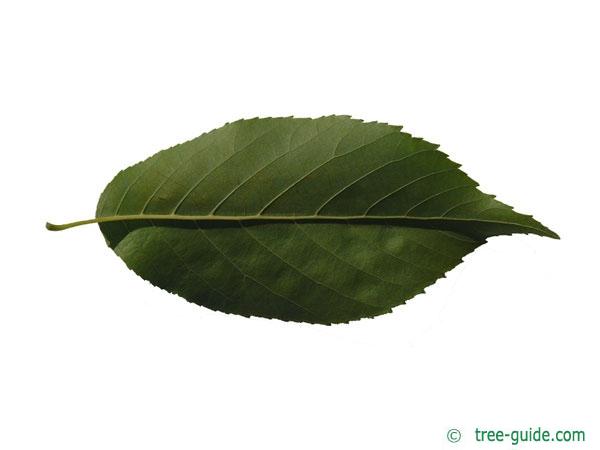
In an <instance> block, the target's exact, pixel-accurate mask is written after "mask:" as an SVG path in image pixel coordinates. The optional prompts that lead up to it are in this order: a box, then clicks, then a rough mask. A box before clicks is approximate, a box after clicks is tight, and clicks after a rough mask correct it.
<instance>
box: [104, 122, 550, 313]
mask: <svg viewBox="0 0 600 450" xmlns="http://www.w3.org/2000/svg"><path fill="white" fill-rule="evenodd" d="M437 147H438V146H437V145H434V144H431V143H429V142H427V141H425V140H423V139H419V138H414V137H412V136H410V135H409V134H407V133H404V132H402V131H401V127H398V126H391V125H387V124H383V123H364V122H362V121H360V120H356V119H352V118H350V117H346V116H330V117H322V118H319V119H297V118H265V119H251V120H240V121H237V122H233V123H230V124H227V125H225V126H223V127H221V128H219V129H216V130H213V131H211V132H210V133H206V134H203V135H201V136H200V137H198V138H196V139H193V140H191V141H189V142H186V143H184V144H180V145H177V146H175V147H172V148H170V149H168V150H164V151H161V152H159V153H157V154H155V155H154V156H152V157H151V158H149V159H147V160H145V161H143V162H141V163H138V164H136V165H134V166H132V167H129V168H128V169H126V170H124V171H122V172H120V173H119V174H118V175H117V176H116V177H115V178H114V179H113V180H112V181H111V183H110V184H109V185H108V186H107V187H106V189H105V190H104V192H103V193H102V195H101V196H100V200H99V203H98V207H97V212H96V221H98V222H99V225H100V229H101V231H102V233H103V234H104V236H105V238H106V241H107V243H108V245H109V246H110V247H111V248H112V249H113V250H114V251H115V252H116V253H117V255H119V256H120V257H121V258H122V259H123V260H124V261H125V263H126V264H127V266H128V267H129V268H131V269H132V270H134V271H135V272H136V273H137V274H138V275H139V276H141V277H142V278H144V279H146V280H148V281H150V282H151V283H152V284H154V285H156V286H159V287H161V288H163V289H165V290H167V291H169V292H172V293H175V294H178V295H180V296H181V297H183V298H185V299H187V300H189V301H191V302H194V303H197V304H200V305H203V306H206V307H208V308H211V309H214V310H218V311H223V312H226V313H235V314H240V315H244V316H261V317H267V318H277V319H282V320H290V321H299V322H310V323H322V324H331V323H339V322H348V321H351V320H357V319H360V318H363V317H374V316H377V315H380V314H384V313H387V312H390V311H391V309H392V308H393V307H394V306H397V305H400V304H402V303H404V302H405V301H406V300H408V299H410V298H412V297H413V296H415V295H416V294H418V293H420V292H423V289H424V288H425V287H426V286H428V285H430V284H432V283H433V282H435V280H437V279H438V278H440V277H442V276H443V275H444V274H445V273H446V272H447V271H448V270H450V269H452V268H453V267H455V266H456V265H457V264H459V263H460V262H461V261H462V258H463V257H464V256H465V255H467V254H468V253H470V252H472V251H473V250H474V249H475V248H477V247H478V246H479V245H481V244H482V243H484V242H485V240H486V238H488V237H490V236H495V235H500V234H512V233H533V234H538V235H541V236H549V237H558V236H557V235H556V234H555V233H554V232H552V231H551V230H549V229H548V228H546V227H545V226H543V225H542V224H540V223H539V222H537V221H536V220H534V219H533V218H532V217H531V216H527V215H523V214H519V213H516V212H515V211H513V209H512V208H511V207H509V206H507V205H505V204H503V203H500V202H499V201H497V200H496V199H495V198H494V197H493V196H491V195H487V194H484V193H482V192H481V191H479V190H478V189H477V183H476V182H475V181H473V180H472V179H470V178H469V177H468V176H467V175H466V174H465V173H464V172H462V171H461V170H460V169H459V165H458V164H456V163H454V162H452V161H451V160H450V159H448V157H447V155H445V154H444V153H442V152H440V151H439V150H438V149H437Z"/></svg>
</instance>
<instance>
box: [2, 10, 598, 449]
mask: <svg viewBox="0 0 600 450" xmlns="http://www.w3.org/2000/svg"><path fill="white" fill-rule="evenodd" d="M211 3H212V4H209V2H206V4H203V3H202V2H189V3H184V2H175V1H169V2H164V3H163V4H157V3H154V2H140V3H132V2H124V1H119V2H107V1H104V2H96V4H93V3H92V2H81V1H73V2H64V1H52V2H41V1H40V2H30V1H14V2H2V3H1V5H2V6H0V48H1V55H0V56H1V61H0V64H1V68H0V77H1V84H0V90H1V91H0V149H1V161H2V162H1V174H0V183H1V190H0V192H1V197H0V198H1V199H2V203H1V208H2V211H3V212H2V219H1V222H0V227H1V232H2V243H1V252H2V253H1V256H2V259H1V260H0V264H2V271H1V273H2V287H1V289H2V291H1V294H0V297H1V311H0V365H1V367H0V448H2V449H10V450H12V449H61V450H66V449H211V450H218V449H261V450H262V449H355V448H356V449H359V448H360V449H365V448H370V449H450V448H454V449H470V448H511V445H510V443H509V442H505V443H502V444H498V443H496V444H481V443H479V444H478V443H476V442H475V439H474V429H475V427H477V426H478V427H481V428H487V429H495V428H501V429H505V430H512V429H519V428H525V429H527V428H529V427H537V426H542V427H544V428H547V429H550V430H554V429H558V428H565V429H582V430H585V432H586V438H587V442H586V443H583V444H572V445H568V444H562V445H549V444H545V445H543V444H540V445H537V446H535V445H534V446H527V445H522V446H520V447H517V448H557V449H558V448H560V449H566V448H572V449H577V448H581V449H588V448H590V449H591V448H598V445H600V438H599V437H598V433H599V432H600V427H599V425H598V417H599V415H598V405H599V404H600V395H599V388H598V379H600V370H599V367H598V342H600V339H599V337H600V336H599V334H600V332H599V331H598V318H599V313H600V306H599V303H600V298H599V296H598V282H597V277H598V251H599V248H598V231H597V227H598V223H599V221H600V217H599V214H598V195H597V194H598V163H599V159H598V152H599V145H598V142H599V136H598V131H599V125H598V124H599V117H600V115H599V105H600V95H599V80H600V70H599V68H600V66H599V58H598V43H599V42H600V31H599V30H600V27H599V20H600V15H599V11H598V10H597V9H596V6H595V3H596V2H592V1H590V2H582V1H564V2H553V1H543V2H542V1H540V2H534V1H514V2H513V1H504V2H482V1H473V2H466V1H452V2H447V1H446V2H439V3H438V2H431V1H415V2H412V3H403V2H398V1H395V2H377V1H369V2H357V3H354V2H350V1H344V2H339V3H335V2H325V1H319V2H311V1H302V2H287V3H286V2H272V3H267V2H259V1H256V0H253V1H248V2H242V1H238V2H227V1H220V2H211ZM327 114H351V115H353V116H354V117H358V118H362V119H366V120H380V121H386V122H390V123H394V124H402V125H404V126H405V130H406V131H408V132H411V133H413V134H414V135H417V136H422V137H424V138H426V139H428V140H430V141H433V142H436V143H440V144H441V145H442V150H443V151H445V152H447V153H448V154H450V155H451V157H452V158H453V159H454V160H456V161H458V162H460V163H462V164H463V166H464V170H465V171H466V172H467V173H469V174H470V175H472V176H473V177H474V178H475V179H477V180H478V181H480V183H481V187H482V189H483V190H484V191H486V192H490V193H494V194H497V195H498V198H499V199H500V200H501V201H505V202H507V203H509V204H511V205H514V206H515V207H516V208H517V210H519V211H521V212H524V213H533V214H534V215H535V217H536V218H538V219H539V220H541V221H542V222H543V223H544V224H546V225H548V226H549V227H550V228H552V229H554V230H555V231H557V232H558V233H559V234H560V235H561V237H562V240H560V241H556V240H552V239H548V238H540V237H536V236H527V235H517V236H512V237H496V238H493V239H491V240H490V242H489V243H488V244H486V245H484V246H483V247H481V248H480V249H478V250H477V251H475V252H474V253H473V254H471V255H469V256H468V257H467V258H466V260H465V262H464V263H463V264H462V265H460V266H459V267H457V268H456V269H455V270H453V271H452V272H451V273H450V274H449V276H448V278H447V279H442V280H440V281H439V282H438V283H436V284H435V285H434V286H432V287H430V288H428V289H427V293H426V294H425V295H421V296H418V297H417V298H415V299H413V300H411V301H410V302H409V303H408V304H407V305H406V306H401V307H398V308H396V309H395V311H394V313H393V314H389V315H386V316H382V317H379V318H377V319H374V320H362V321H359V322H354V323H351V324H349V325H339V326H332V327H325V326H314V325H308V324H294V323H283V322H280V321H276V320H264V319H257V318H254V319H245V318H242V317H237V316H229V315H224V314H221V313H218V312H212V311H209V310H207V309H204V308H200V307H198V306H195V305H193V304H190V303H187V302H186V301H184V300H182V299H179V298H177V297H175V296H170V295H168V294H166V293H165V292H163V291H161V290H159V289H156V288H153V287H152V286H150V284H148V283H147V282H145V281H143V280H142V279H140V278H138V277H136V276H135V275H134V274H133V273H132V272H130V271H129V270H126V268H125V266H124V264H123V263H122V262H121V261H120V260H119V259H118V258H117V257H116V256H115V255H114V254H113V253H112V252H111V251H110V250H109V249H108V248H107V247H106V245H105V243H104V240H103V238H102V236H101V234H100V233H99V232H98V229H97V227H95V226H87V227H81V228H77V229H73V230H70V231H65V232H61V233H50V232H48V231H46V230H45V229H44V223H45V221H46V220H51V221H55V222H63V221H70V220H75V219H81V218H88V217H91V216H93V213H94V211H95V204H96V201H97V198H98V196H99V194H100V192H101V191H102V189H103V188H104V186H105V185H106V183H107V182H108V181H109V180H110V179H111V178H112V177H113V176H114V175H115V174H116V172H117V171H119V170H121V169H123V168H125V167H126V166H128V165H130V164H133V163H135V162H137V161H139V160H141V159H144V158H146V157H147V156H149V155H151V154H152V153H154V152H156V151H158V150H160V149H163V148H166V147H169V146H171V145H173V144H176V143H178V142H181V141H184V140H187V139H190V138H193V137H195V136H197V135H199V134H201V133H202V132H204V131H208V130H211V129H213V128H215V127H218V126H221V125H222V124H223V123H225V122H227V121H232V120H235V119H238V118H250V117H255V116H288V115H296V116H307V117H317V116H321V115H327ZM449 428H458V429H460V430H461V431H462V433H463V439H462V441H461V442H459V443H456V444H451V443H449V442H448V441H447V440H446V432H447V430H448V429H449Z"/></svg>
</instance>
